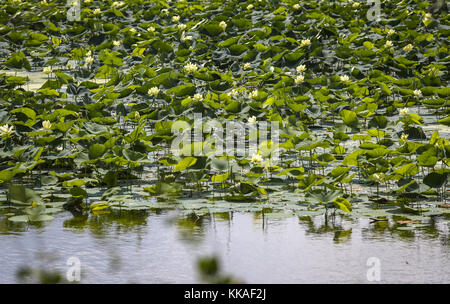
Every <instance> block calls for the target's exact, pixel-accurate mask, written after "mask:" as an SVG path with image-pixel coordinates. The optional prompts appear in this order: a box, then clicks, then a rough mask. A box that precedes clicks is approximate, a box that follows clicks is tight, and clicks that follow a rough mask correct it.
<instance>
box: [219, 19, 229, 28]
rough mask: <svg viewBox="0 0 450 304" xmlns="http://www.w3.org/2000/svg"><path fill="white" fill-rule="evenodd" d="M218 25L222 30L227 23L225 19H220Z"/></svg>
mask: <svg viewBox="0 0 450 304" xmlns="http://www.w3.org/2000/svg"><path fill="white" fill-rule="evenodd" d="M219 26H220V27H221V28H222V29H223V30H225V29H226V28H227V23H226V22H225V21H221V22H220V23H219Z"/></svg>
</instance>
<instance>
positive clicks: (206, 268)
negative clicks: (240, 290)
mask: <svg viewBox="0 0 450 304" xmlns="http://www.w3.org/2000/svg"><path fill="white" fill-rule="evenodd" d="M197 268H198V272H199V274H200V278H201V280H202V281H204V282H205V283H209V284H239V283H241V284H242V282H240V281H239V280H237V279H235V278H233V277H232V276H230V275H225V274H223V273H222V269H221V265H220V262H219V259H218V258H217V257H215V256H208V257H202V258H199V259H198V260H197Z"/></svg>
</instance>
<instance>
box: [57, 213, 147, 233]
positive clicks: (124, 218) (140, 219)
mask: <svg viewBox="0 0 450 304" xmlns="http://www.w3.org/2000/svg"><path fill="white" fill-rule="evenodd" d="M148 216H149V213H148V212H147V211H130V210H122V211H111V212H110V213H108V214H102V215H84V216H81V217H74V218H71V219H68V220H66V221H64V224H63V226H64V227H66V228H73V229H81V230H82V229H85V228H88V229H89V230H90V231H91V232H93V233H94V234H96V235H103V234H106V233H108V232H110V230H109V228H110V227H111V226H113V225H114V224H115V225H116V226H117V227H118V228H120V229H121V230H125V231H128V230H130V231H131V230H135V229H136V228H137V227H141V226H146V225H147V218H148Z"/></svg>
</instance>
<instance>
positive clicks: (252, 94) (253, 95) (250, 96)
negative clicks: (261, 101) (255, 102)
mask: <svg viewBox="0 0 450 304" xmlns="http://www.w3.org/2000/svg"><path fill="white" fill-rule="evenodd" d="M256 96H258V90H253V91H251V92H250V94H249V95H248V97H249V98H255V97H256Z"/></svg>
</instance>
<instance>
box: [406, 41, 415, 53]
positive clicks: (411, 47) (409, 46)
mask: <svg viewBox="0 0 450 304" xmlns="http://www.w3.org/2000/svg"><path fill="white" fill-rule="evenodd" d="M413 48H414V46H413V45H412V44H411V43H410V44H408V45H407V46H405V47H404V48H403V50H404V51H405V52H409V51H411V50H412V49H413Z"/></svg>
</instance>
